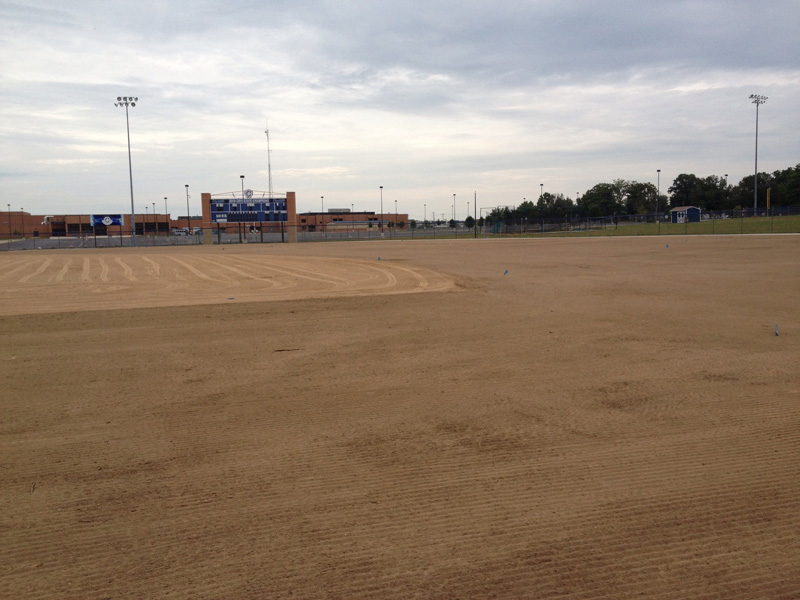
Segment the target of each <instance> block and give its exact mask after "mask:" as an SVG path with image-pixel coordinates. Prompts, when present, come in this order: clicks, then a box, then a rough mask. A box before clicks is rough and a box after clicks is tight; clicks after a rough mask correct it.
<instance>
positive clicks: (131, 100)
mask: <svg viewBox="0 0 800 600" xmlns="http://www.w3.org/2000/svg"><path fill="white" fill-rule="evenodd" d="M138 101H139V98H135V97H132V96H117V101H116V102H115V103H114V106H124V107H125V128H126V130H127V131H128V176H129V178H130V182H131V244H132V245H133V246H135V245H136V210H135V209H134V207H133V166H132V164H131V124H130V120H129V118H128V106H130V107H131V108H133V107H134V106H136V103H137V102H138Z"/></svg>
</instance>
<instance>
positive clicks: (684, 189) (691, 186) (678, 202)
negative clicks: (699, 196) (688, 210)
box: [667, 173, 698, 208]
mask: <svg viewBox="0 0 800 600" xmlns="http://www.w3.org/2000/svg"><path fill="white" fill-rule="evenodd" d="M697 185H698V179H697V175H692V174H689V173H681V174H680V175H678V176H677V177H676V178H675V179H674V180H673V182H672V185H671V186H669V189H668V190H667V191H668V192H669V194H670V197H669V205H670V206H671V207H672V208H674V207H676V206H693V205H694V201H693V199H692V193H693V192H694V191H695V188H697Z"/></svg>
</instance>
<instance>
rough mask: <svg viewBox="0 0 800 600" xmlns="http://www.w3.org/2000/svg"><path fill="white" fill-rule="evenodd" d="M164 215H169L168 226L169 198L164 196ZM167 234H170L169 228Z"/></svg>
mask: <svg viewBox="0 0 800 600" xmlns="http://www.w3.org/2000/svg"><path fill="white" fill-rule="evenodd" d="M164 214H165V215H167V224H169V209H168V208H167V197H166V196H164ZM167 233H169V227H167Z"/></svg>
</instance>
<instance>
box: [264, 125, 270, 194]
mask: <svg viewBox="0 0 800 600" xmlns="http://www.w3.org/2000/svg"><path fill="white" fill-rule="evenodd" d="M264 133H266V134H267V172H268V173H269V198H270V200H272V150H270V148H269V121H267V128H266V129H265V130H264Z"/></svg>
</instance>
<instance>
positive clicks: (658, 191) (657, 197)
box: [656, 169, 661, 214]
mask: <svg viewBox="0 0 800 600" xmlns="http://www.w3.org/2000/svg"><path fill="white" fill-rule="evenodd" d="M656 176H657V177H658V180H657V181H658V185H657V187H656V214H658V199H659V197H660V196H661V169H656Z"/></svg>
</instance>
